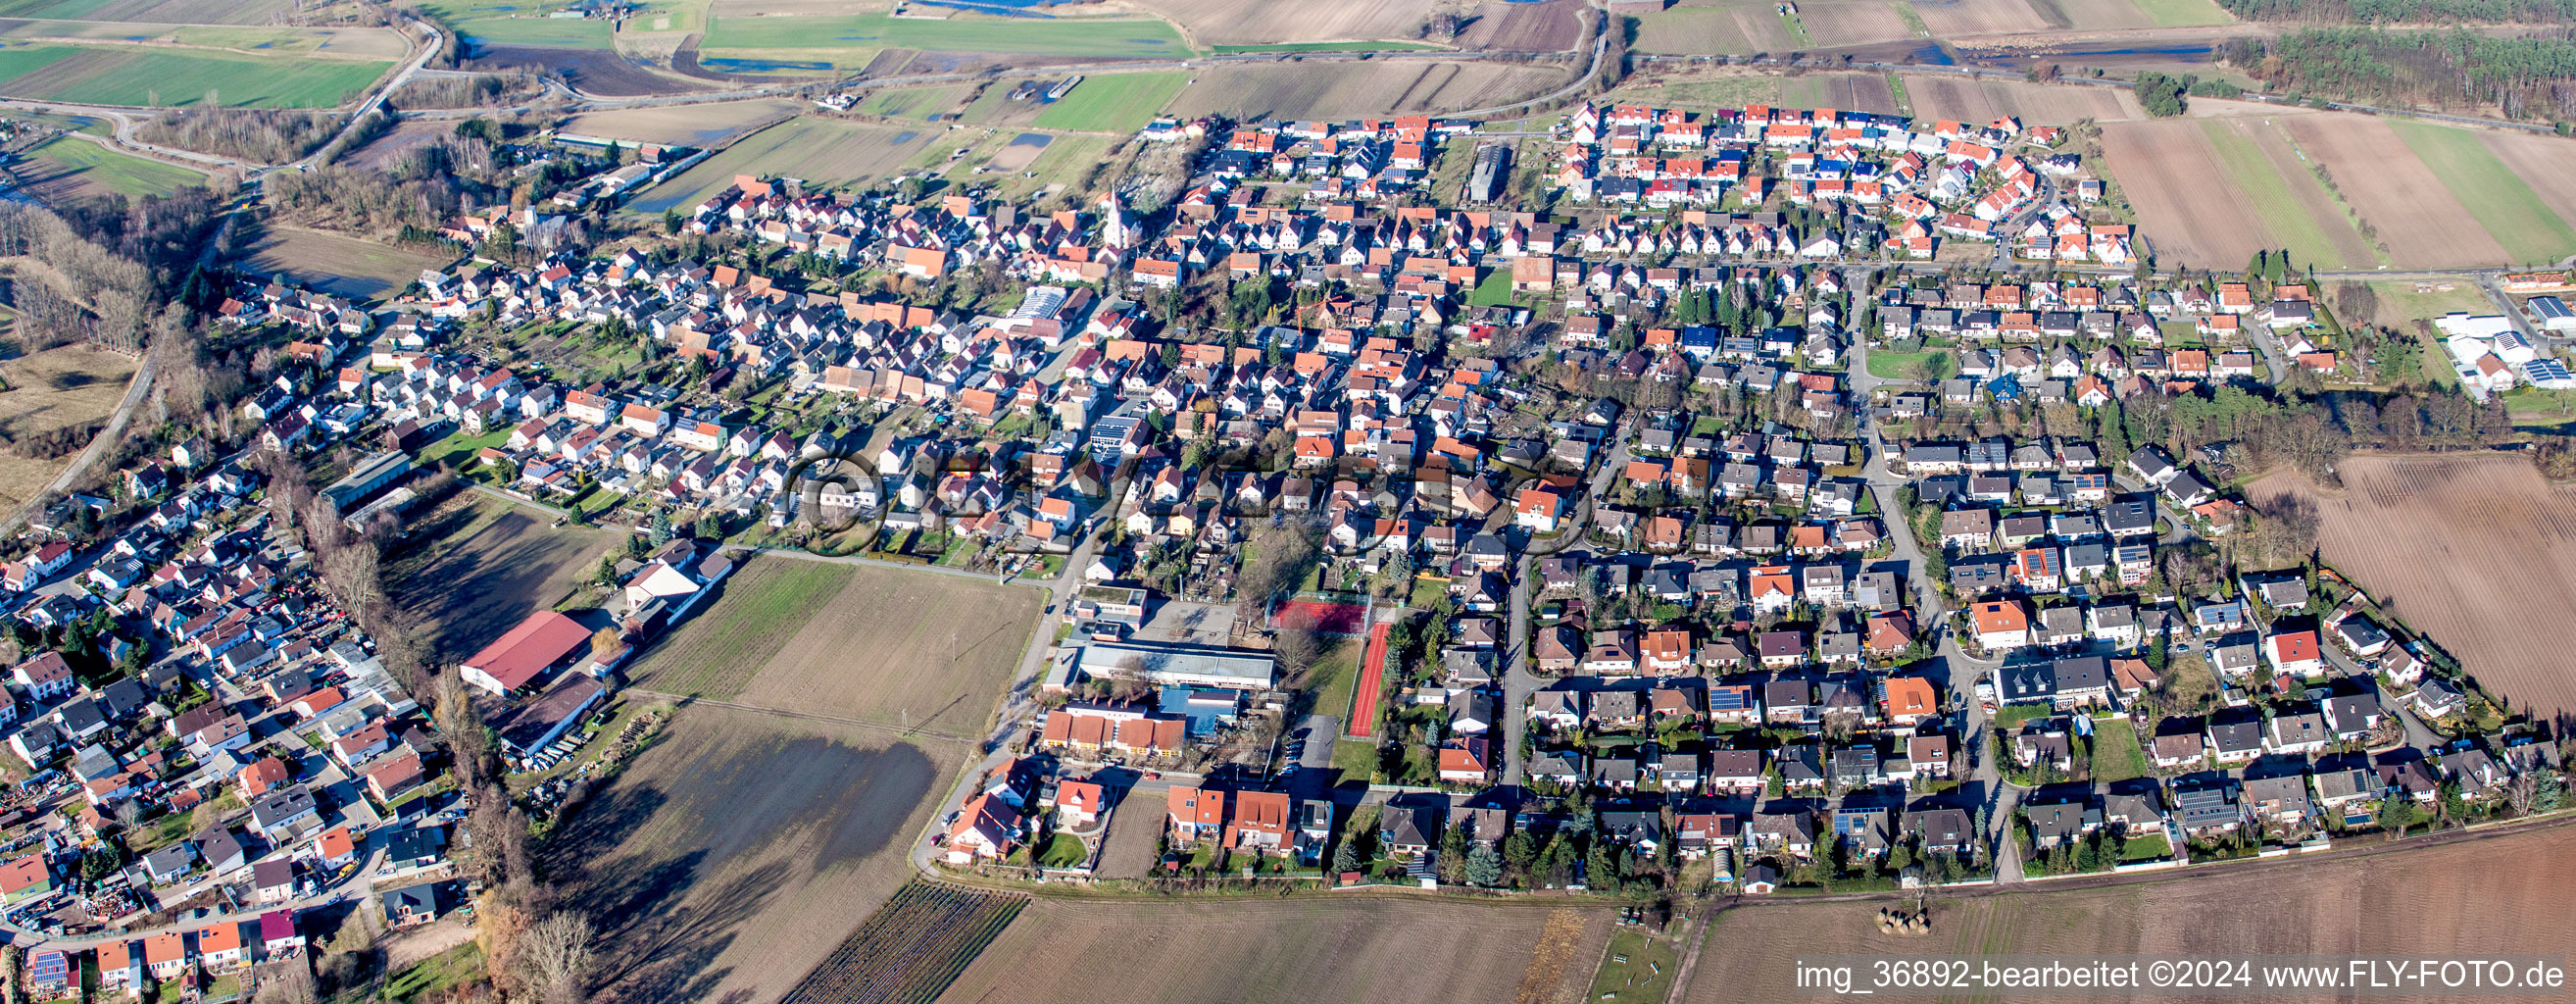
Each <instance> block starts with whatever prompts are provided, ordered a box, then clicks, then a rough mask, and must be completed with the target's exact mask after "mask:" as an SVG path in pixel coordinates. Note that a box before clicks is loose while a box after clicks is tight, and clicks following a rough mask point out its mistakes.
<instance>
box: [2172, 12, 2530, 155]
mask: <svg viewBox="0 0 2576 1004" xmlns="http://www.w3.org/2000/svg"><path fill="white" fill-rule="evenodd" d="M2222 55H2223V57H2224V58H2225V59H2226V61H2227V62H2228V63H2229V64H2231V65H2234V66H2236V67H2237V68H2239V69H2242V70H2244V71H2245V72H2246V73H2248V74H2250V75H2252V76H2253V77H2254V78H2255V79H2257V80H2260V81H2262V82H2263V83H2264V85H2265V86H2267V87H2270V88H2274V89H2277V90H2280V91H2284V92H2288V93H2290V94H2292V95H2294V96H2296V95H2300V94H2313V95H2319V96H2328V97H2335V98H2343V99H2350V100H2357V101H2368V102H2373V103H2381V104H2409V105H2423V106H2429V107H2436V108H2462V107H2473V108H2483V107H2493V108H2495V109H2497V110H2499V111H2501V112H2502V113H2503V114H2504V115H2505V116H2506V117H2508V118H2517V119H2531V118H2537V119H2549V120H2553V121H2559V122H2562V123H2563V122H2565V121H2567V120H2570V119H2576V37H2571V35H2570V33H2568V32H2565V31H2561V32H2559V33H2557V34H2555V35H2552V36H2546V37H2531V38H2496V37H2491V36H2487V35H2480V34H2476V33H2473V32H2470V31H2467V30H2464V29H2459V28H2454V29H2452V30H2450V31H2381V30H2378V29H2375V28H2360V27H2337V28H2302V29H2298V30H2296V31H2290V32H2285V33H2283V34H2281V35H2280V36H2278V37H2276V38H2272V39H2269V40H2264V39H2253V38H2240V39H2236V40H2234V41H2231V42H2229V43H2228V44H2227V46H2226V47H2225V48H2224V49H2223V50H2222ZM2560 131H2561V132H2562V133H2563V132H2567V131H2568V128H2567V127H2566V126H2565V125H2562V126H2561V127H2560Z"/></svg>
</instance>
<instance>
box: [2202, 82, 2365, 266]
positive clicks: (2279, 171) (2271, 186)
mask: <svg viewBox="0 0 2576 1004" xmlns="http://www.w3.org/2000/svg"><path fill="white" fill-rule="evenodd" d="M2200 129H2201V132H2203V133H2206V134H2208V136H2209V143H2210V147H2211V149H2213V150H2215V151H2216V152H2217V154H2218V159H2219V162H2220V163H2221V164H2224V165H2226V168H2227V174H2226V176H2225V177H2226V178H2227V179H2231V180H2232V181H2233V182H2234V185H2235V188H2236V190H2237V191H2240V192H2243V193H2245V195H2246V197H2247V198H2249V199H2251V200H2253V203H2254V209H2255V211H2256V212H2257V213H2259V214H2261V217H2262V222H2263V229H2264V230H2265V231H2266V232H2267V233H2269V234H2270V235H2271V244H2270V245H2269V246H2271V247H2274V248H2286V249H2288V250H2289V252H2290V255H2291V258H2290V260H2292V261H2296V262H2314V263H2317V264H2321V265H2328V266H2334V265H2342V266H2345V267H2350V268H2361V267H2366V266H2368V265H2372V264H2376V263H2377V260H2378V259H2377V258H2376V256H2374V255H2372V254H2371V251H2370V247H2369V245H2367V244H2365V243H2363V242H2362V239H2361V234H2360V232H2359V231H2356V230H2354V229H2353V227H2352V224H2351V222H2350V221H2349V220H2348V219H2347V218H2346V217H2345V215H2344V212H2343V207H2341V206H2339V205H2337V204H2336V203H2335V201H2334V196H2333V195H2331V194H2328V193H2327V192H2326V190H2325V188H2324V186H2322V185H2320V184H2318V183H2317V178H2316V175H2315V174H2314V173H2312V172H2310V171H2309V170H2308V168H2307V167H2306V165H2304V164H2302V163H2301V162H2300V161H2299V159H2298V155H2297V154H2296V153H2295V152H2293V151H2292V150H2291V149H2290V148H2289V146H2288V144H2287V143H2285V142H2283V141H2282V139H2281V134H2280V133H2279V132H2277V131H2275V130H2274V129H2273V128H2272V127H2271V126H2270V125H2269V124H2267V123H2265V122H2263V121H2262V120H2260V119H2254V118H2230V119H2203V120H2201V121H2200ZM2198 180H2200V181H2202V182H2204V183H2210V182H2216V181H2218V180H2219V179H2216V178H2204V179H2198Z"/></svg>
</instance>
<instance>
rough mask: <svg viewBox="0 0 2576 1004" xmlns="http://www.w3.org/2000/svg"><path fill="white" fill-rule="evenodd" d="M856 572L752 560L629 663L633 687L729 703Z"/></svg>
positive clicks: (846, 567)
mask: <svg viewBox="0 0 2576 1004" xmlns="http://www.w3.org/2000/svg"><path fill="white" fill-rule="evenodd" d="M856 573H857V568H856V567H854V566H851V565H832V564H824V563H822V562H814V561H795V560H791V559H784V558H772V559H768V560H765V561H764V560H758V559H755V560H753V561H752V562H750V563H749V564H747V565H745V566H744V567H743V569H742V570H741V571H739V572H736V573H734V574H733V576H732V577H731V578H728V579H726V580H725V583H724V586H723V590H724V591H723V592H722V593H720V594H718V595H717V596H715V597H714V598H712V599H710V600H704V601H700V602H701V606H700V608H699V610H698V611H697V612H696V613H695V614H693V615H691V616H690V618H689V619H688V620H687V621H685V622H683V623H682V624H681V625H680V626H679V628H678V629H676V630H674V631H672V632H670V633H669V634H666V635H664V636H663V637H662V640H661V641H660V642H658V643H656V644H655V645H654V646H653V647H652V648H651V649H648V650H646V652H645V653H644V656H643V658H641V659H638V660H637V661H636V662H635V665H634V669H633V671H632V675H633V676H634V678H635V682H636V685H638V686H641V687H645V688H647V689H651V690H656V691H660V692H663V693H670V694H685V695H689V696H694V697H712V698H719V699H721V698H728V697H733V696H736V695H738V694H740V693H741V692H742V688H743V687H744V685H746V684H748V683H750V682H751V673H752V672H753V671H756V670H758V669H759V668H760V667H761V666H764V665H766V664H768V662H769V659H770V657H771V656H774V655H777V654H778V650H779V649H781V648H783V647H785V646H786V645H787V641H788V639H790V638H793V637H795V636H796V630H797V629H798V628H801V627H803V626H805V622H806V621H807V620H810V619H812V618H813V616H814V614H815V613H816V612H817V611H820V610H822V609H823V606H824V604H827V603H830V602H832V597H834V596H838V595H840V592H841V588H842V587H844V586H847V585H849V583H850V578H851V576H852V575H854V574H856Z"/></svg>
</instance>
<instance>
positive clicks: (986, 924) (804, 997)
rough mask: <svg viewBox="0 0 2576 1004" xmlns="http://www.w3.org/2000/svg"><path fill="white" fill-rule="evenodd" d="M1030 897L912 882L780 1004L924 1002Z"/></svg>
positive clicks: (893, 1003)
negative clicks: (865, 1001) (857, 1001)
mask: <svg viewBox="0 0 2576 1004" xmlns="http://www.w3.org/2000/svg"><path fill="white" fill-rule="evenodd" d="M1028 903H1029V898H1028V897H1026V896H1020V895H1014V894H1012V893H1004V892H976V891H971V890H965V889H953V888H949V887H947V886H933V885H924V884H922V883H919V882H915V883H913V884H912V885H908V886H905V887H903V889H902V890H901V891H899V892H897V893H895V894H894V898H893V899H892V900H890V901H888V902H887V903H886V905H884V906H882V907H879V908H877V912H876V913H874V914H872V915H870V916H869V917H868V919H867V922H866V923H864V924H861V925H859V929H858V930H857V931H855V932H852V933H851V935H850V938H849V940H848V941H844V942H842V943H841V947H840V948H838V949H835V950H833V952H832V955H831V957H830V958H827V959H824V960H823V963H822V964H821V965H818V966H816V967H814V971H813V972H811V973H808V974H806V976H805V979H804V980H803V981H801V982H799V983H797V984H796V989H794V990H790V991H788V992H787V996H786V997H785V998H784V999H782V1000H781V1001H780V1002H779V1004H827V1002H829V1004H838V1002H841V1001H854V1000H867V1001H888V1002H892V1004H928V1002H930V1001H932V1000H935V999H937V998H938V996H939V992H940V991H942V990H945V989H947V988H948V984H949V981H951V980H954V979H956V978H957V973H958V972H959V971H960V970H963V969H965V968H966V965H967V963H970V962H973V961H974V960H975V956H976V955H977V954H978V953H980V952H982V951H983V950H984V946H986V945H989V944H992V943H993V939H994V937H996V936H998V935H1000V934H1001V933H1002V929H1003V928H1004V927H1007V926H1009V925H1010V923H1011V918H1013V917H1017V916H1019V914H1020V910H1021V908H1023V907H1026V906H1027V905H1028Z"/></svg>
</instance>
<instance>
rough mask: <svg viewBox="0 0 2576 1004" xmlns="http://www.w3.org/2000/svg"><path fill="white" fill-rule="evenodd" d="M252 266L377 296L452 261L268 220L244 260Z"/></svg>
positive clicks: (346, 292) (328, 288)
mask: <svg viewBox="0 0 2576 1004" xmlns="http://www.w3.org/2000/svg"><path fill="white" fill-rule="evenodd" d="M244 260H246V261H247V262H248V263H249V264H250V266H251V267H252V268H254V269H257V270H259V271H261V272H266V273H268V274H271V275H283V276H286V277H288V278H291V279H293V280H294V281H296V282H299V283H303V284H305V285H307V286H311V287H313V288H316V289H320V290H323V291H325V292H329V293H333V294H336V295H339V296H347V297H354V298H357V299H361V300H376V299H381V298H384V297H386V296H389V295H391V294H394V293H399V292H401V291H402V289H403V287H405V286H409V285H411V284H412V282H413V281H414V280H417V279H419V278H420V273H421V270H423V269H431V268H439V267H442V266H445V265H447V264H449V263H450V262H451V261H453V259H451V258H449V257H447V256H445V255H437V254H427V253H423V252H419V251H413V250H410V249H408V248H401V247H395V246H394V245H392V244H389V243H384V242H379V241H371V240H363V239H360V238H356V237H348V236H343V235H341V234H334V233H326V232H323V231H320V230H306V229H304V228H302V227H290V226H285V225H282V224H270V225H268V226H267V228H266V230H265V232H263V233H262V234H261V235H260V239H259V242H258V243H257V244H254V245H252V250H251V253H250V254H249V255H248V256H247V258H245V259H244Z"/></svg>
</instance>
